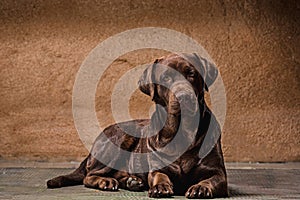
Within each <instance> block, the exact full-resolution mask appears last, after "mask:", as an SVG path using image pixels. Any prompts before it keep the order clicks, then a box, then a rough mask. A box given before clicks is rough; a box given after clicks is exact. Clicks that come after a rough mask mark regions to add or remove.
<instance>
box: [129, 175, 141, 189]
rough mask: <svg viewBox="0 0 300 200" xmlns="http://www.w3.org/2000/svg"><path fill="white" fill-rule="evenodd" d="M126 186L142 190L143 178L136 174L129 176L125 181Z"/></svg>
mask: <svg viewBox="0 0 300 200" xmlns="http://www.w3.org/2000/svg"><path fill="white" fill-rule="evenodd" d="M126 187H127V189H128V190H132V191H142V190H143V188H144V184H143V180H142V179H140V178H139V177H136V176H129V178H128V179H127V181H126Z"/></svg>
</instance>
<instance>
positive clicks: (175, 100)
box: [168, 92, 198, 116]
mask: <svg viewBox="0 0 300 200" xmlns="http://www.w3.org/2000/svg"><path fill="white" fill-rule="evenodd" d="M168 104H169V105H168V109H169V113H171V114H174V115H188V116H193V115H195V114H196V112H197V110H198V101H197V97H196V96H195V94H193V93H187V92H178V93H175V94H174V95H172V97H170V99H169V103H168Z"/></svg>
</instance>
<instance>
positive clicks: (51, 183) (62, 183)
mask: <svg viewBox="0 0 300 200" xmlns="http://www.w3.org/2000/svg"><path fill="white" fill-rule="evenodd" d="M88 158H89V156H88V157H86V158H85V159H84V161H82V162H81V164H80V166H79V167H78V168H77V169H76V170H75V171H74V172H72V173H70V174H67V175H63V176H58V177H55V178H53V179H50V180H48V181H47V187H48V188H60V187H67V186H73V185H82V184H83V179H84V177H85V176H86V173H87V171H86V163H87V160H88Z"/></svg>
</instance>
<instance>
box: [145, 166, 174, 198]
mask: <svg viewBox="0 0 300 200" xmlns="http://www.w3.org/2000/svg"><path fill="white" fill-rule="evenodd" d="M148 184H149V187H150V189H149V192H148V195H149V197H153V198H161V197H170V196H172V195H173V194H174V192H173V184H172V182H171V181H170V179H169V177H168V176H167V175H166V174H164V173H161V172H158V171H154V172H149V174H148Z"/></svg>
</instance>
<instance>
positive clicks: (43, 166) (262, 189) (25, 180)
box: [0, 161, 300, 200]
mask: <svg viewBox="0 0 300 200" xmlns="http://www.w3.org/2000/svg"><path fill="white" fill-rule="evenodd" d="M77 165H78V163H38V162H36V163H32V162H31V163H28V162H26V163H25V162H6V161H0V199H1V200H2V199H22V200H23V199H24V200H27V199H28V200H37V199H38V200H40V199H41V200H44V199H51V200H52V199H87V200H88V199H148V198H147V192H129V191H125V190H120V191H119V192H103V191H99V190H93V189H88V188H85V187H84V186H74V187H66V188H60V189H53V190H49V189H46V186H45V181H46V180H48V179H49V178H52V177H54V176H57V175H61V174H66V173H68V172H71V171H72V170H73V168H74V167H75V166H77ZM226 165H227V172H228V182H229V187H230V196H231V198H232V199H300V163H279V164H246V163H227V164H226ZM172 199H184V197H179V196H176V197H174V198H172Z"/></svg>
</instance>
